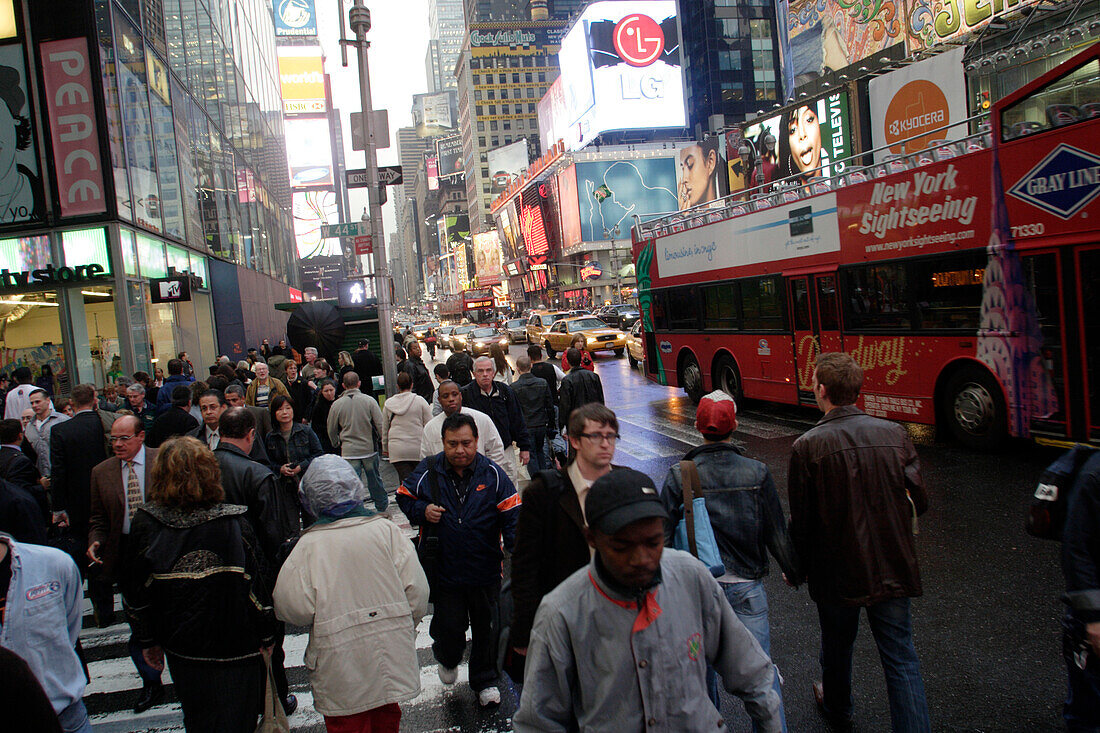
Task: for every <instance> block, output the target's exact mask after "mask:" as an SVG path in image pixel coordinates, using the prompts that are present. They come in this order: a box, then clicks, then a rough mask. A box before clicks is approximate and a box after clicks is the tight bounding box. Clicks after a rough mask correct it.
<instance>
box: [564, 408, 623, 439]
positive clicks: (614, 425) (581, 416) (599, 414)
mask: <svg viewBox="0 0 1100 733" xmlns="http://www.w3.org/2000/svg"><path fill="white" fill-rule="evenodd" d="M588 420H591V421H592V422H594V423H596V424H597V425H602V426H604V427H610V428H611V429H612V430H614V431H615V432H616V433H617V432H619V418H617V417H615V413H614V412H612V411H611V410H610V409H608V408H607V407H604V406H603V405H601V404H600V403H599V402H589V403H587V404H584V405H581V406H580V407H578V408H577V409H575V410H573V412H571V413H569V434H570V435H580V434H581V433H583V432H584V424H585V422H587V421H588Z"/></svg>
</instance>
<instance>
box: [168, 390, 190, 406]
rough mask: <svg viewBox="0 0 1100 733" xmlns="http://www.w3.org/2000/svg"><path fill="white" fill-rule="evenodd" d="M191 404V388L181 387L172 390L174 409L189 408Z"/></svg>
mask: <svg viewBox="0 0 1100 733" xmlns="http://www.w3.org/2000/svg"><path fill="white" fill-rule="evenodd" d="M190 404H191V387H190V386H185V385H182V384H181V385H180V386H178V387H176V388H175V389H173V390H172V407H187V406H188V405H190Z"/></svg>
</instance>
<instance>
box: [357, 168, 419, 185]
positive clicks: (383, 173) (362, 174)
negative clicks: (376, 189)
mask: <svg viewBox="0 0 1100 733" xmlns="http://www.w3.org/2000/svg"><path fill="white" fill-rule="evenodd" d="M347 181H348V188H366V187H367V186H368V185H369V182H368V181H367V171H366V169H365V168H359V169H357V170H349V171H347ZM404 181H405V178H404V176H402V175H401V166H399V165H380V166H378V182H379V183H381V184H382V185H383V186H398V185H400V184H401V183H404Z"/></svg>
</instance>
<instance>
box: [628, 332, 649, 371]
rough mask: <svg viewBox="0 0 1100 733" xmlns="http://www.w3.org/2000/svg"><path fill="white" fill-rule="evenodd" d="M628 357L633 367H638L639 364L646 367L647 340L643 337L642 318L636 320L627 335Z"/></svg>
mask: <svg viewBox="0 0 1100 733" xmlns="http://www.w3.org/2000/svg"><path fill="white" fill-rule="evenodd" d="M626 358H627V359H629V360H630V368H631V369H637V368H638V365H639V364H641V365H642V368H643V369H645V341H644V340H643V339H642V322H641V320H638V321H636V322H635V323H634V325H633V326H631V327H630V332H629V333H627V335H626Z"/></svg>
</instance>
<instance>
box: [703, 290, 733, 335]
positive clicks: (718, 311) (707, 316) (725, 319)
mask: <svg viewBox="0 0 1100 733" xmlns="http://www.w3.org/2000/svg"><path fill="white" fill-rule="evenodd" d="M737 321H738V318H737V283H732V282H724V283H720V284H718V285H710V286H708V287H705V288H703V328H704V330H707V331H730V330H734V329H736V328H737Z"/></svg>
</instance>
